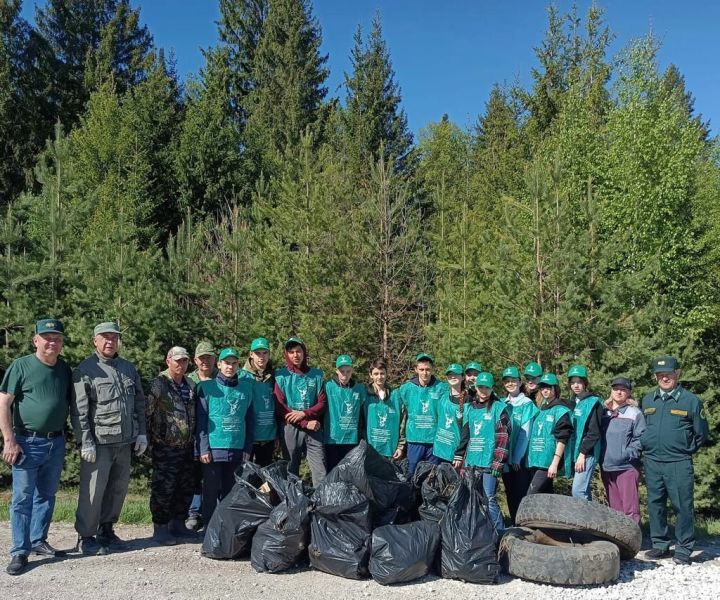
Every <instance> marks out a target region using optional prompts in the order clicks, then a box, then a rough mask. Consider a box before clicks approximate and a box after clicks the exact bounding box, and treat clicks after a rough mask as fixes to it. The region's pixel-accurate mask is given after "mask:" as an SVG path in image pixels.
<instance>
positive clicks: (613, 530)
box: [500, 494, 642, 585]
mask: <svg viewBox="0 0 720 600" xmlns="http://www.w3.org/2000/svg"><path fill="white" fill-rule="evenodd" d="M515 521H516V523H517V525H518V527H513V528H511V529H508V530H507V532H506V533H505V536H504V537H503V539H502V542H501V544H500V562H501V564H502V566H503V568H504V570H505V571H506V572H507V573H509V574H510V575H514V576H515V577H520V578H521V579H527V580H530V581H537V582H540V583H551V584H557V585H599V584H604V583H611V582H613V581H616V580H617V579H618V577H619V575H620V560H629V559H631V558H634V557H635V555H636V554H637V552H638V551H639V550H640V545H641V542H642V532H641V531H640V527H639V526H638V524H637V523H635V522H634V521H632V520H631V519H629V518H628V517H626V516H625V515H623V514H621V513H619V512H617V511H615V510H613V509H611V508H609V507H607V506H605V505H603V504H598V503H597V502H588V501H587V500H583V499H580V498H572V497H569V496H559V495H555V494H534V495H531V496H526V497H525V498H524V499H523V501H522V503H521V504H520V508H519V509H518V513H517V516H516V519H515Z"/></svg>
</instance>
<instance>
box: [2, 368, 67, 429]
mask: <svg viewBox="0 0 720 600" xmlns="http://www.w3.org/2000/svg"><path fill="white" fill-rule="evenodd" d="M0 391H2V392H5V393H6V394H12V395H13V396H14V397H15V399H14V401H13V404H12V406H13V411H12V419H13V421H12V422H13V428H14V429H28V430H30V431H39V432H42V433H48V432H50V431H60V430H61V429H63V427H65V421H66V420H67V416H68V407H69V406H70V397H71V394H72V372H71V371H70V367H68V365H67V363H66V362H65V361H64V360H61V359H58V361H57V362H56V363H55V364H54V365H53V366H52V367H50V366H48V365H46V364H44V363H42V362H40V360H39V359H38V357H37V356H35V355H34V354H29V355H28V356H23V357H22V358H18V359H17V360H16V361H14V362H13V363H12V364H11V365H10V367H9V368H8V370H7V372H6V373H5V377H4V378H3V381H2V384H0Z"/></svg>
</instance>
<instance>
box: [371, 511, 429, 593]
mask: <svg viewBox="0 0 720 600" xmlns="http://www.w3.org/2000/svg"><path fill="white" fill-rule="evenodd" d="M439 546H440V527H439V526H438V525H437V523H431V522H429V521H417V522H415V523H407V524H405V525H386V526H385V527H378V528H377V529H376V530H375V531H373V534H372V553H371V554H370V575H372V578H373V579H374V580H375V581H377V582H378V583H381V584H383V585H388V584H391V583H402V582H405V581H412V580H413V579H418V578H419V577H423V576H425V575H427V574H428V572H429V571H430V569H431V567H432V566H433V564H434V562H435V556H436V555H437V552H438V548H439Z"/></svg>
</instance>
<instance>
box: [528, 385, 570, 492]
mask: <svg viewBox="0 0 720 600" xmlns="http://www.w3.org/2000/svg"><path fill="white" fill-rule="evenodd" d="M538 388H539V393H538V398H540V412H539V413H538V414H537V415H536V416H535V420H534V421H533V426H532V433H531V434H530V443H529V448H528V457H527V462H528V467H529V468H530V474H531V479H530V487H529V488H528V494H538V493H548V494H551V493H552V491H553V480H554V479H555V478H556V477H557V476H558V474H560V473H562V471H563V469H564V470H565V472H566V473H568V472H570V469H571V463H570V461H569V460H565V461H563V458H564V457H565V456H566V454H567V455H569V453H566V451H565V449H566V447H567V445H568V442H570V438H572V434H573V423H572V411H571V410H570V409H569V408H568V406H567V404H565V402H563V401H562V399H561V398H560V382H559V381H558V378H557V375H555V373H545V374H544V375H543V376H542V377H541V378H540V382H539V385H538ZM563 462H564V464H563Z"/></svg>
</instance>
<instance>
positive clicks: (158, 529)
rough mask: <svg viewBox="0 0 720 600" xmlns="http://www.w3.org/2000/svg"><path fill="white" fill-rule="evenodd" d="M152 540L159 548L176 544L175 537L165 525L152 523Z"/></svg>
mask: <svg viewBox="0 0 720 600" xmlns="http://www.w3.org/2000/svg"><path fill="white" fill-rule="evenodd" d="M153 539H154V540H155V542H157V543H158V544H160V545H161V546H174V545H175V544H177V540H176V539H175V536H173V535H172V534H171V533H170V530H169V529H168V526H167V525H158V524H157V523H153Z"/></svg>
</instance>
